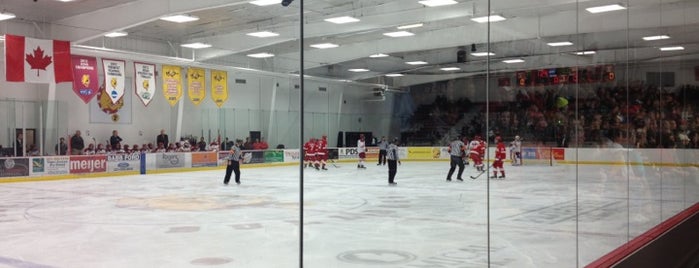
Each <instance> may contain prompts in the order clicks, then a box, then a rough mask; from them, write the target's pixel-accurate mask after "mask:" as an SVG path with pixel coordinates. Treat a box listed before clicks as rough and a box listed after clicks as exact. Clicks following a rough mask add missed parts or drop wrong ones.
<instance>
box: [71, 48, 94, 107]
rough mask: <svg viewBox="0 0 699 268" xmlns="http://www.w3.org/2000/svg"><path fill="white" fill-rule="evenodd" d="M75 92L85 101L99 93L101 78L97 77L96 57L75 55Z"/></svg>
mask: <svg viewBox="0 0 699 268" xmlns="http://www.w3.org/2000/svg"><path fill="white" fill-rule="evenodd" d="M71 63H72V64H71V65H72V66H73V92H75V94H76V95H78V97H80V99H82V100H83V102H85V103H89V102H90V100H92V98H94V97H95V95H97V91H98V87H99V84H98V83H97V82H98V80H99V78H98V77H97V59H96V58H95V57H88V56H78V55H73V56H72V57H71Z"/></svg>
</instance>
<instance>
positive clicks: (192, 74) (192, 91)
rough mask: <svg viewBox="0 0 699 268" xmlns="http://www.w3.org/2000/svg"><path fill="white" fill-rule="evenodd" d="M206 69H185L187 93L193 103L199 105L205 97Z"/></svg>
mask: <svg viewBox="0 0 699 268" xmlns="http://www.w3.org/2000/svg"><path fill="white" fill-rule="evenodd" d="M205 75H206V71H205V70H204V69H202V68H195V67H189V69H187V95H189V100H191V101H192V103H194V105H197V106H198V105H199V104H200V103H201V101H202V100H204V98H206V77H205Z"/></svg>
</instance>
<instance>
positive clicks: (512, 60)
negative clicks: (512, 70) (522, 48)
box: [502, 59, 524, 64]
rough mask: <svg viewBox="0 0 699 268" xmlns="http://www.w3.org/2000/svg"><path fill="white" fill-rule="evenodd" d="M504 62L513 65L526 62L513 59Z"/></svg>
mask: <svg viewBox="0 0 699 268" xmlns="http://www.w3.org/2000/svg"><path fill="white" fill-rule="evenodd" d="M502 62H504V63H507V64H511V63H522V62H524V60H523V59H511V60H504V61H502Z"/></svg>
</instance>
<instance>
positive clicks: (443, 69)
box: [439, 67, 461, 71]
mask: <svg viewBox="0 0 699 268" xmlns="http://www.w3.org/2000/svg"><path fill="white" fill-rule="evenodd" d="M439 69H440V70H442V71H458V70H461V68H459V67H445V68H439Z"/></svg>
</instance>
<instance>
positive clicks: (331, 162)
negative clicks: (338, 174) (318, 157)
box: [328, 159, 340, 168]
mask: <svg viewBox="0 0 699 268" xmlns="http://www.w3.org/2000/svg"><path fill="white" fill-rule="evenodd" d="M328 160H330V164H333V167H336V168H339V167H340V166H338V165H335V160H332V159H328Z"/></svg>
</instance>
